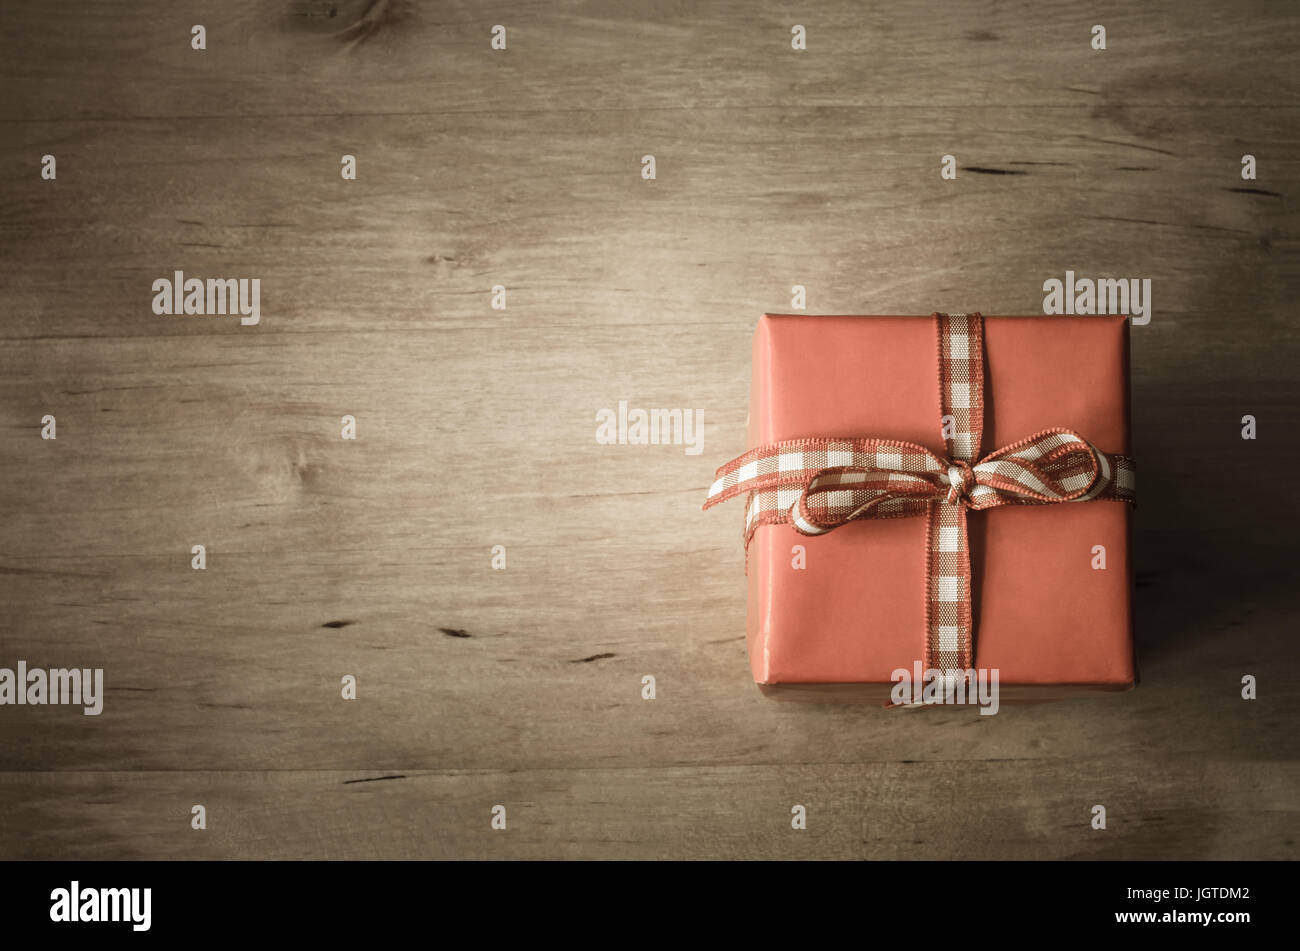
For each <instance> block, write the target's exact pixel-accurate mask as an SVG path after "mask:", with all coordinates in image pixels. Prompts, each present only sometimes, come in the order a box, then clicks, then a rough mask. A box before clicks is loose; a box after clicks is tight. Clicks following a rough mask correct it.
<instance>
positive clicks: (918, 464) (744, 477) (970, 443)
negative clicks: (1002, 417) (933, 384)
mask: <svg viewBox="0 0 1300 951" xmlns="http://www.w3.org/2000/svg"><path fill="white" fill-rule="evenodd" d="M934 317H935V320H936V324H937V327H938V333H939V382H940V405H941V406H942V408H943V409H942V412H943V414H944V420H943V423H944V426H943V434H944V441H945V444H946V446H947V450H948V457H947V458H943V457H941V456H939V455H938V454H936V453H934V452H931V451H930V450H929V449H926V448H925V447H924V446H918V445H916V444H915V443H909V442H901V441H898V440H889V439H874V438H808V439H794V440H788V441H785V442H778V443H769V444H768V445H765V446H759V447H758V448H756V449H751V450H750V451H749V452H747V453H745V454H744V455H743V456H740V457H739V458H737V459H733V460H732V461H731V462H729V463H727V464H726V465H724V466H723V467H722V468H720V469H719V470H718V472H717V476H716V481H714V483H713V485H712V486H711V487H710V488H709V495H708V499H707V501H706V502H705V503H704V507H705V508H706V509H707V508H710V507H711V506H714V505H717V504H718V503H719V502H724V501H726V500H727V499H730V498H733V497H735V496H737V495H741V494H748V495H749V504H748V505H747V506H746V512H745V545H746V548H748V546H749V541H750V539H751V538H753V535H754V532H755V531H757V529H758V527H759V526H760V525H767V524H773V523H778V522H791V523H793V525H794V528H795V530H796V531H798V532H800V533H801V534H804V535H823V534H825V533H826V532H830V531H833V530H834V529H836V528H839V527H840V526H842V525H845V524H847V523H848V522H851V521H854V520H856V519H877V518H905V517H907V516H911V515H926V516H927V518H928V535H927V546H926V568H927V575H928V584H927V597H926V649H925V656H924V660H925V666H926V667H927V668H931V669H938V670H940V671H942V672H943V673H944V674H945V675H951V674H953V673H954V672H957V671H963V670H967V669H969V668H970V667H971V666H972V663H971V660H972V650H971V637H972V629H973V623H972V620H971V598H970V583H971V572H970V549H969V544H968V541H967V536H966V513H967V511H968V510H969V511H981V510H983V509H990V508H995V507H997V506H999V505H1045V504H1051V503H1058V502H1088V501H1092V500H1094V499H1110V500H1115V501H1124V502H1132V501H1134V500H1135V498H1136V494H1135V491H1134V487H1135V479H1134V467H1133V462H1132V460H1131V459H1129V458H1128V457H1127V456H1121V455H1113V454H1109V453H1105V452H1102V451H1101V450H1099V449H1098V448H1097V447H1096V446H1094V445H1092V444H1091V443H1089V442H1088V441H1087V440H1086V439H1084V438H1083V437H1082V436H1080V435H1079V434H1078V433H1076V432H1074V431H1072V430H1069V429H1045V430H1042V431H1041V432H1038V433H1035V434H1034V435H1032V436H1029V437H1027V438H1025V439H1022V440H1020V441H1019V442H1015V443H1012V444H1011V445H1009V446H1005V447H1003V448H1002V449H998V450H996V451H995V452H991V453H989V454H988V455H987V456H985V457H984V458H982V459H979V461H978V462H976V461H974V460H975V459H976V458H977V457H978V455H979V448H980V441H981V436H982V434H983V422H984V420H983V415H984V412H983V411H984V401H983V382H984V371H983V364H984V342H983V321H982V318H981V317H980V315H979V314H951V315H949V314H935V315H934Z"/></svg>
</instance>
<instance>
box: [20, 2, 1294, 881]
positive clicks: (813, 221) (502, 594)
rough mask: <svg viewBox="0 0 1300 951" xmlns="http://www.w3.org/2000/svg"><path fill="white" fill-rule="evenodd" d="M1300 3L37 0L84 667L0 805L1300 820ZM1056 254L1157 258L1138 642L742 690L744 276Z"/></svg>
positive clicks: (322, 852)
mask: <svg viewBox="0 0 1300 951" xmlns="http://www.w3.org/2000/svg"><path fill="white" fill-rule="evenodd" d="M1298 10H1300V8H1297V7H1296V6H1295V5H1293V4H1287V3H1265V2H1261V3H1251V4H1232V5H1221V4H1216V3H1210V2H1196V3H1176V2H1158V3H1144V4H1140V5H1134V4H1129V3H1095V4H1092V5H1090V6H1089V8H1088V9H1087V10H1083V9H1081V8H1079V7H1078V5H1077V4H1073V3H1068V2H1058V3H1050V4H1043V3H1029V2H1015V3H1000V4H940V3H926V4H921V3H896V4H889V5H885V6H878V5H870V6H868V5H863V4H857V3H853V2H847V0H841V2H836V3H822V4H817V5H816V7H815V9H814V8H812V7H809V8H808V9H807V10H806V12H798V13H796V12H795V9H794V8H792V7H789V6H788V5H783V4H760V5H754V4H750V3H745V2H741V0H728V2H707V3H697V4H678V3H668V2H631V3H620V4H612V3H611V4H593V3H574V2H558V3H537V4H511V5H507V6H505V7H496V8H494V7H492V6H490V5H474V4H467V3H437V4H434V3H428V4H423V3H421V4H416V3H402V2H386V0H371V2H362V0H298V2H291V3H284V4H270V3H258V2H252V0H229V2H224V3H222V4H219V5H216V4H202V3H197V2H190V3H178V2H172V0H168V2H162V0H147V2H140V3H134V4H85V3H73V2H63V0H57V2H56V0H49V2H44V3H41V4H9V5H6V6H5V7H4V8H3V10H0V77H2V79H3V88H4V90H5V95H4V97H3V99H0V208H2V209H3V215H2V217H0V260H3V277H2V278H0V320H2V323H0V339H2V342H0V422H2V423H3V426H4V436H5V438H4V450H3V452H0V512H3V520H2V521H0V666H4V667H11V668H12V667H14V666H15V664H16V662H17V661H19V660H25V661H26V662H27V663H28V664H29V665H30V666H54V667H60V666H77V667H92V668H93V667H103V668H104V669H105V684H106V690H105V700H104V709H103V713H102V715H100V716H98V717H91V716H83V715H82V713H81V711H80V709H77V708H69V707H56V706H45V707H32V706H21V707H19V706H5V707H2V708H0V769H2V770H3V772H0V856H5V857H23V858H38V857H39V858H44V857H60V858H80V857H85V858H132V857H140V858H145V857H148V858H156V857H162V858H165V857H184V858H299V857H308V858H318V857H319V858H424V857H437V858H459V857H475V858H484V857H494V858H495V857H501V858H506V857H516V858H540V857H574V858H578V857H582V858H645V857H665V858H666V857H677V858H713V857H742V858H812V857H833V858H856V857H868V858H973V857H979V856H993V857H1005V858H1039V857H1045V858H1046V857H1058V858H1064V857H1080V858H1246V857H1267V858H1282V857H1294V856H1295V854H1296V847H1295V836H1296V826H1297V823H1296V815H1297V793H1296V789H1297V781H1298V780H1300V770H1297V767H1296V754H1297V738H1296V737H1297V725H1298V724H1300V717H1298V716H1297V712H1296V710H1297V703H1298V702H1300V678H1298V677H1297V674H1296V663H1295V661H1296V659H1297V651H1296V648H1295V644H1296V637H1297V629H1296V617H1297V611H1296V597H1297V576H1296V575H1297V573H1296V568H1295V564H1296V555H1295V548H1294V538H1295V533H1296V528H1297V519H1296V504H1295V498H1296V472H1297V467H1298V466H1300V450H1297V446H1300V425H1298V423H1300V415H1298V413H1297V385H1296V378H1297V374H1296V366H1297V359H1298V358H1300V352H1298V350H1300V347H1298V343H1300V334H1298V333H1297V327H1298V322H1297V318H1296V309H1295V307H1296V305H1295V301H1296V297H1297V294H1298V293H1300V258H1298V256H1297V253H1296V251H1297V231H1296V229H1297V223H1298V221H1300V219H1298V217H1297V211H1296V207H1295V200H1296V186H1297V183H1298V182H1300V162H1298V160H1297V155H1300V124H1298V123H1297V118H1298V117H1300V83H1298V82H1297V75H1296V72H1295V69H1294V63H1295V59H1296V55H1297V44H1296V30H1297V25H1298V23H1297V16H1298V15H1300V14H1298ZM195 24H201V25H203V26H204V27H205V33H206V49H203V50H196V49H193V48H192V46H191V36H192V34H191V27H192V26H193V25H195ZM498 24H499V25H503V26H505V27H506V31H507V33H506V36H507V44H506V49H505V50H494V49H493V48H492V46H491V41H492V28H493V26H494V25H498ZM1094 24H1100V25H1103V26H1104V27H1105V29H1106V36H1107V43H1106V47H1107V48H1106V49H1105V50H1097V49H1094V48H1092V45H1091V41H1092V32H1091V29H1092V27H1093V25H1094ZM794 25H802V26H804V27H805V28H806V33H807V49H806V50H802V51H796V50H794V49H792V46H791V38H792V34H791V28H792V27H793V26H794ZM47 154H50V155H53V156H55V159H56V162H57V165H56V176H57V177H56V178H55V179H53V180H46V179H43V178H42V175H41V168H42V156H44V155H47ZM1246 154H1250V155H1254V156H1255V157H1256V160H1257V163H1258V177H1257V178H1256V179H1255V180H1243V178H1242V176H1241V168H1242V156H1243V155H1246ZM344 155H353V156H355V157H356V166H357V177H356V179H355V180H345V179H344V178H343V177H342V175H341V161H342V156H344ZM645 155H653V156H654V157H655V171H656V177H655V178H654V179H653V180H647V179H645V178H643V176H642V157H643V156H645ZM944 155H952V156H953V157H954V160H955V165H956V168H957V170H958V171H957V176H956V178H955V179H953V180H945V179H943V178H942V177H941V175H940V167H941V159H942V156H944ZM177 269H180V270H183V271H184V272H185V273H186V274H187V275H191V276H197V277H201V278H208V277H221V278H227V277H233V278H241V277H242V278H250V279H251V278H258V279H259V280H260V282H261V321H260V323H259V324H257V325H256V326H242V325H241V324H240V321H239V320H238V318H232V317H229V316H226V317H221V316H214V317H198V316H156V315H155V314H154V313H153V311H152V309H151V301H152V298H153V292H152V291H151V285H152V283H153V281H154V280H156V279H158V278H163V277H168V278H170V277H171V275H172V273H173V271H175V270H177ZM1067 269H1070V270H1073V271H1075V272H1076V274H1078V275H1081V276H1092V277H1141V278H1150V279H1151V281H1152V287H1153V290H1152V304H1153V307H1152V319H1151V321H1150V323H1149V324H1147V325H1146V326H1141V327H1135V328H1134V332H1133V362H1134V366H1133V393H1132V396H1133V422H1134V431H1135V438H1136V454H1137V457H1138V459H1139V464H1140V466H1141V469H1142V498H1141V504H1140V507H1139V509H1138V519H1137V531H1136V538H1135V544H1136V561H1137V566H1138V571H1137V575H1138V578H1137V585H1138V600H1137V609H1136V610H1137V617H1136V625H1137V637H1138V647H1139V655H1140V662H1141V672H1142V684H1141V686H1140V687H1139V689H1137V690H1136V691H1133V692H1131V693H1127V694H1120V695H1114V696H1103V697H1099V698H1090V699H1078V700H1070V701H1066V702H1061V703H1057V704H1051V705H1043V706H1030V707H1004V708H1003V709H1002V711H1001V712H1000V713H999V715H997V716H994V717H981V716H978V715H977V714H976V712H975V711H974V710H970V709H961V710H955V709H928V710H921V711H917V712H915V713H913V712H903V713H898V712H889V711H884V710H879V709H875V708H872V707H861V706H836V705H794V704H780V703H773V702H771V701H767V700H764V699H763V698H762V697H761V696H760V695H759V692H758V690H757V689H756V688H755V686H754V685H753V683H752V682H751V680H750V676H749V670H748V666H747V664H746V661H745V654H744V639H743V630H744V587H743V575H742V556H741V548H740V538H739V535H740V532H739V517H740V516H739V512H738V510H736V511H722V512H717V513H715V512H710V513H707V514H701V513H700V511H699V507H700V504H701V502H702V501H703V495H704V491H705V488H706V486H707V485H708V483H709V481H710V479H711V476H712V472H713V468H714V467H715V466H716V465H718V464H719V463H721V462H722V461H725V460H726V459H728V458H730V457H731V456H733V455H735V454H737V453H738V452H739V451H740V450H741V449H743V447H744V425H745V415H746V401H747V394H748V383H747V380H748V372H749V337H750V334H751V332H752V329H753V326H754V321H755V319H756V317H757V316H758V315H759V314H760V313H762V312H763V311H765V310H767V311H777V312H780V311H788V310H790V309H791V288H792V287H793V286H794V285H796V284H800V285H804V286H805V287H806V288H807V308H808V311H809V312H810V313H874V314H890V313H903V314H907V313H928V312H930V311H933V310H954V311H961V310H981V311H983V312H984V313H997V314H1008V313H1009V314H1034V313H1041V312H1042V306H1043V303H1042V299H1043V291H1042V285H1043V282H1044V281H1045V280H1048V279H1050V278H1058V279H1060V278H1063V277H1064V274H1065V271H1066V270H1067ZM496 285H500V286H502V287H504V288H505V289H506V298H505V303H506V306H505V309H494V308H493V306H492V302H493V301H492V288H493V287H494V286H496ZM1044 319H1050V318H1044ZM619 400H628V401H629V403H630V404H631V405H632V406H643V407H676V408H692V409H697V410H699V411H700V412H701V413H702V415H703V421H704V427H705V428H704V440H703V451H702V452H701V453H700V454H699V455H689V454H687V453H686V452H685V451H684V448H683V447H682V446H671V445H670V446H664V445H660V446H607V445H599V444H597V442H596V441H595V439H594V433H595V428H596V424H595V418H596V413H597V411H599V410H600V409H603V408H614V407H617V405H618V401H619ZM47 414H48V415H52V416H54V417H55V419H56V424H57V430H56V434H57V438H56V439H54V440H48V439H42V437H41V432H42V418H43V417H44V416H46V415H47ZM1247 414H1249V415H1253V416H1254V417H1256V420H1257V425H1258V438H1257V439H1255V440H1253V441H1250V440H1243V439H1242V438H1241V428H1242V423H1241V417H1242V416H1244V415H1247ZM345 415H352V416H354V417H355V419H356V431H357V438H356V439H355V440H345V439H342V438H341V435H340V434H341V420H342V417H343V416H345ZM198 544H201V545H204V546H205V547H206V568H205V570H202V571H199V570H194V569H193V568H192V567H191V559H192V557H193V556H192V554H191V551H192V546H194V545H198ZM497 545H500V546H504V547H505V551H506V558H507V566H506V568H505V569H504V570H494V569H493V568H492V558H493V555H492V551H493V546H497ZM1247 674H1249V675H1253V676H1255V677H1256V678H1258V699H1257V700H1254V701H1247V700H1243V699H1242V698H1241V679H1242V677H1243V676H1244V675H1247ZM345 675H351V676H354V677H355V678H356V682H357V699H355V700H345V699H343V698H342V696H341V687H340V684H341V678H343V677H344V676H345ZM646 675H651V676H653V677H654V678H655V684H656V698H655V699H654V700H652V701H651V700H643V699H642V695H641V692H642V678H643V677H644V676H646ZM195 804H201V805H203V806H204V807H205V810H206V829H203V830H195V829H193V828H192V827H191V825H192V819H191V817H192V814H193V810H192V807H193V806H194V805H195ZM796 804H798V805H803V806H805V807H806V810H807V815H808V820H807V829H806V830H805V831H796V830H793V829H792V828H791V809H792V806H794V805H796ZM1095 804H1103V805H1105V806H1106V809H1107V828H1106V829H1105V830H1104V831H1100V830H1095V829H1093V828H1092V827H1091V823H1090V820H1091V817H1092V807H1093V806H1094V805H1095ZM496 805H502V806H504V807H505V811H506V817H507V821H506V829H505V830H504V831H503V830H494V829H493V828H492V825H491V820H492V810H493V807H494V806H496Z"/></svg>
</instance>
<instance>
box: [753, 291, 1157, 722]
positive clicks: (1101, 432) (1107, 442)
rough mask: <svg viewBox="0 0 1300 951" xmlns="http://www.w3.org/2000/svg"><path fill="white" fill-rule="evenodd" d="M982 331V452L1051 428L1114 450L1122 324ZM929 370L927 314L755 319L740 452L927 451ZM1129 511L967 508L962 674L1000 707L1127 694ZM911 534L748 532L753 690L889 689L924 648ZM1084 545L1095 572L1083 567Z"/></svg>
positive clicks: (1123, 408) (1055, 321) (987, 323)
mask: <svg viewBox="0 0 1300 951" xmlns="http://www.w3.org/2000/svg"><path fill="white" fill-rule="evenodd" d="M984 337H985V374H986V376H985V391H984V399H985V411H984V440H983V452H984V453H985V454H987V453H989V452H992V451H993V450H994V449H997V448H1000V447H1002V446H1005V445H1007V444H1009V443H1012V442H1015V441H1016V440H1019V439H1022V438H1024V437H1026V436H1029V435H1031V434H1033V433H1036V432H1038V431H1040V430H1043V429H1048V428H1051V427H1066V428H1069V429H1072V430H1074V431H1076V432H1078V433H1079V434H1080V435H1082V436H1083V437H1084V438H1085V439H1087V440H1089V441H1090V442H1092V443H1093V444H1094V445H1096V446H1097V447H1098V448H1099V449H1101V450H1103V451H1106V452H1110V453H1123V454H1130V453H1131V451H1132V450H1131V446H1130V443H1129V416H1128V400H1129V389H1128V319H1127V317H1123V316H1118V317H1103V316H1087V317H985V318H984ZM937 373H938V369H937V357H936V337H935V325H934V319H933V317H931V316H925V317H817V316H806V315H773V314H766V315H764V316H763V317H762V318H761V319H760V321H759V324H758V328H757V330H756V332H755V334H754V353H753V377H752V388H751V400H750V423H749V446H750V447H755V446H759V445H763V444H765V443H771V442H777V441H780V440H785V439H796V438H800V437H806V436H831V437H853V436H869V437H880V438H887V439H899V440H907V441H909V442H914V443H919V444H920V445H923V446H926V447H927V448H929V449H931V450H933V451H935V452H937V453H938V454H939V455H940V456H943V455H944V454H945V453H944V445H943V440H942V438H941V436H940V409H939V386H938V377H937ZM1138 465H1139V467H1140V465H1141V460H1138ZM1131 519H1132V506H1131V505H1127V504H1124V503H1120V502H1113V501H1093V502H1085V503H1077V504H1059V505H1041V506H1002V507H999V508H996V509H993V510H990V511H984V512H974V513H971V514H970V516H969V519H968V524H969V533H970V545H971V570H972V585H971V590H972V594H973V607H974V621H975V631H974V655H975V661H974V666H975V667H976V668H985V669H994V668H996V669H997V670H998V671H999V678H1000V683H1001V691H1002V696H1003V697H1004V698H1006V699H1008V700H1015V699H1017V698H1030V699H1032V698H1050V697H1053V696H1064V695H1067V694H1070V693H1073V692H1076V690H1079V689H1084V690H1089V689H1125V688H1128V687H1131V686H1132V684H1133V682H1134V679H1135V667H1134V657H1133V638H1132V623H1131V600H1132V599H1131V591H1132V584H1131V568H1130V561H1129V533H1130V522H1131ZM925 542H926V525H925V519H924V518H919V517H918V518H903V519H883V520H864V521H856V522H852V523H850V524H848V525H845V526H843V527H841V528H839V529H838V530H836V531H834V532H831V533H829V534H827V535H821V536H817V537H808V536H804V535H800V534H798V533H797V532H795V530H794V529H793V528H792V527H791V526H790V525H789V524H780V525H765V526H762V527H760V528H759V529H758V530H757V532H756V534H755V535H754V538H753V540H752V542H751V544H750V548H749V552H748V582H749V605H748V624H747V640H748V646H749V657H750V663H751V666H752V669H753V674H754V680H755V681H756V682H757V683H759V684H760V685H762V686H763V688H764V691H765V692H767V693H770V694H776V695H778V696H790V697H793V698H797V697H799V696H800V695H803V694H808V695H811V696H821V695H840V696H845V697H848V698H859V697H860V698H862V699H874V698H877V697H886V696H888V693H889V689H890V687H891V686H892V681H891V675H892V674H893V672H894V671H895V670H897V669H899V668H902V669H905V670H907V671H909V672H911V671H912V670H913V665H914V663H915V662H918V661H920V660H921V658H922V654H923V649H924V644H925V601H924V590H925V582H926V564H925ZM796 545H802V546H803V547H804V549H805V552H806V554H805V556H804V560H805V563H806V567H805V568H804V569H802V570H799V569H795V568H794V567H793V564H792V562H793V560H794V555H793V547H794V546H796ZM1098 545H1101V546H1104V548H1105V561H1106V567H1105V569H1104V570H1097V569H1095V568H1094V567H1093V563H1094V558H1095V555H1094V547H1095V546H1098Z"/></svg>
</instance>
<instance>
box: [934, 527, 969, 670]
mask: <svg viewBox="0 0 1300 951" xmlns="http://www.w3.org/2000/svg"><path fill="white" fill-rule="evenodd" d="M926 522H927V525H926V530H927V532H928V536H929V537H928V538H927V541H926V546H925V550H926V566H925V567H926V572H925V576H926V583H927V585H928V586H929V590H928V591H927V592H926V623H925V627H926V642H925V657H924V668H925V670H939V671H941V672H942V673H943V674H944V675H945V676H947V675H957V676H960V672H961V671H964V670H968V669H970V667H971V666H972V650H971V631H972V628H973V623H972V618H971V590H970V589H971V572H970V541H969V538H968V536H967V533H966V506H965V505H962V504H961V503H951V502H945V501H934V502H931V503H930V512H929V516H928V518H927V519H926Z"/></svg>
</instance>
